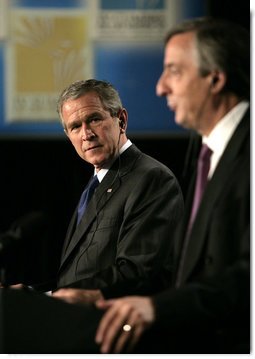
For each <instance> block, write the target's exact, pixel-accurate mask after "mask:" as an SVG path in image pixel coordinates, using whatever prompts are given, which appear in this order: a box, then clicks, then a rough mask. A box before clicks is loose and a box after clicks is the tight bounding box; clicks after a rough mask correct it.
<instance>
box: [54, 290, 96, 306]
mask: <svg viewBox="0 0 255 359" xmlns="http://www.w3.org/2000/svg"><path fill="white" fill-rule="evenodd" d="M52 296H53V297H55V298H58V299H62V300H64V301H65V302H67V303H71V304H88V303H95V302H96V301H97V300H98V299H103V295H102V293H101V291H100V290H97V289H74V288H62V289H59V290H57V291H56V292H54V293H52Z"/></svg>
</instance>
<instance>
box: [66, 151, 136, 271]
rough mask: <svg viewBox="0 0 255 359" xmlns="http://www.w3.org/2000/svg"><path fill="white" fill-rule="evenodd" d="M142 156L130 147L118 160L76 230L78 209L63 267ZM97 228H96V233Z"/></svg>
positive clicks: (67, 240) (69, 236)
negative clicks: (123, 179) (122, 180)
mask: <svg viewBox="0 0 255 359" xmlns="http://www.w3.org/2000/svg"><path fill="white" fill-rule="evenodd" d="M140 154H141V151H140V150H138V149H137V147H136V146H135V145H132V146H130V147H129V148H128V149H127V150H126V151H125V152H124V153H123V154H122V155H121V156H120V159H117V160H116V161H115V162H114V164H113V165H112V167H111V168H110V169H109V171H108V172H107V174H106V176H105V177H104V179H103V181H102V182H101V183H100V185H99V186H98V187H97V188H96V190H95V193H94V195H93V196H92V198H91V200H90V202H89V204H88V206H87V209H86V213H85V215H84V216H83V217H82V218H81V221H80V223H79V225H78V226H77V228H76V221H77V208H76V210H75V213H74V214H73V217H72V219H71V222H70V225H69V228H68V231H67V236H66V239H65V244H64V250H63V253H62V259H61V265H60V268H61V267H62V266H63V264H64V263H65V262H66V260H67V259H68V258H69V257H70V255H71V254H72V252H73V250H74V249H75V248H76V246H77V245H78V244H79V242H80V241H81V239H82V238H84V237H85V236H86V232H88V230H89V227H90V225H91V224H92V222H93V221H94V220H95V219H96V217H97V216H98V214H99V212H100V211H101V210H102V208H103V207H104V206H105V205H106V203H107V202H108V201H109V200H110V199H111V197H112V196H113V195H114V194H115V193H116V192H117V191H118V189H119V187H120V184H121V180H120V179H121V177H123V176H124V175H125V174H126V173H128V172H129V171H130V170H131V168H132V167H133V165H134V163H135V161H136V160H137V158H138V157H139V155H140ZM96 230H97V228H95V232H96ZM89 245H90V242H89V241H88V243H87V246H86V248H85V250H86V249H87V248H88V247H89Z"/></svg>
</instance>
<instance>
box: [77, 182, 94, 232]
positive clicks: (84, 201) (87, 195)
mask: <svg viewBox="0 0 255 359" xmlns="http://www.w3.org/2000/svg"><path fill="white" fill-rule="evenodd" d="M98 185H99V181H98V178H97V176H94V177H93V178H92V179H91V180H90V182H89V183H88V185H87V186H86V188H85V190H84V191H83V193H82V195H81V198H80V202H79V206H78V215H77V225H78V223H79V222H80V220H81V217H82V216H83V213H84V212H85V210H86V208H87V205H88V203H89V201H90V199H91V197H92V195H93V193H94V191H95V189H96V187H97V186H98Z"/></svg>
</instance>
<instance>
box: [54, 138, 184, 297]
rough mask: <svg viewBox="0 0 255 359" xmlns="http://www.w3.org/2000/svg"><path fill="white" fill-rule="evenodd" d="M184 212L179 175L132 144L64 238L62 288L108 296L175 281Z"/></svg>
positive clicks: (139, 290) (73, 220) (145, 289)
mask: <svg viewBox="0 0 255 359" xmlns="http://www.w3.org/2000/svg"><path fill="white" fill-rule="evenodd" d="M182 214H183V199H182V194H181V190H180V187H179V185H178V183H177V180H176V178H175V176H174V175H173V173H172V172H171V171H170V170H169V169H168V168H167V167H166V166H164V165H163V164H161V163H159V162H158V161H156V160H155V159H153V158H151V157H149V156H147V155H145V154H143V153H142V152H141V151H140V150H138V149H137V147H136V146H135V145H132V146H131V147H129V148H128V149H127V150H126V151H125V152H124V153H123V154H122V155H121V156H120V159H117V160H116V161H115V163H114V164H113V166H112V167H111V168H110V170H109V171H108V173H107V174H106V176H105V177H104V179H103V181H102V182H101V183H100V185H99V186H98V187H97V189H96V191H95V193H94V195H93V197H92V199H91V200H90V202H89V205H88V207H87V210H86V213H85V214H84V216H83V218H82V220H81V222H80V223H79V225H78V226H77V228H76V220H77V209H76V211H75V213H74V215H73V217H72V219H71V222H70V225H69V228H68V231H67V236H66V239H65V242H64V247H63V253H62V260H61V265H60V269H59V273H58V287H65V286H68V287H78V288H85V289H93V288H97V289H98V288H99V289H102V290H103V292H104V295H105V296H107V297H109V296H111V297H112V296H118V295H123V294H131V293H133V294H135V293H140V294H141V293H152V292H153V291H158V290H160V289H162V288H164V287H165V286H166V285H167V284H168V281H169V271H170V268H169V252H170V248H171V242H172V235H173V232H174V230H175V228H176V225H177V223H178V222H179V221H180V219H181V217H182Z"/></svg>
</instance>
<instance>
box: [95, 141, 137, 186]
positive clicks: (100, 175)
mask: <svg viewBox="0 0 255 359" xmlns="http://www.w3.org/2000/svg"><path fill="white" fill-rule="evenodd" d="M131 145H132V142H131V141H130V140H127V141H126V142H125V143H124V145H123V146H122V147H121V148H120V150H119V154H120V155H121V154H122V153H123V152H125V151H126V150H127V149H128V148H129V147H130V146H131ZM114 161H115V158H114V160H113V161H112V162H111V163H110V164H109V167H108V168H102V169H101V170H100V171H98V172H96V169H95V170H94V175H97V178H98V181H99V182H100V183H101V182H102V180H103V178H104V176H105V175H106V173H107V172H108V171H109V168H110V167H111V165H112V164H113V162H114Z"/></svg>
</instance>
